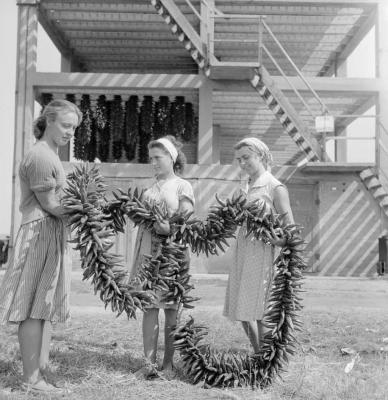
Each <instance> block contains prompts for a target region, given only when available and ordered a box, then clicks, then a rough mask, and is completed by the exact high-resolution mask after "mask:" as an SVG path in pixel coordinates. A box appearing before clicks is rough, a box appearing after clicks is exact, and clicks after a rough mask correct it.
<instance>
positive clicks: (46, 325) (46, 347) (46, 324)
mask: <svg viewBox="0 0 388 400" xmlns="http://www.w3.org/2000/svg"><path fill="white" fill-rule="evenodd" d="M51 330H52V326H51V322H50V321H43V335H42V347H41V350H40V359H39V367H40V369H41V370H44V369H46V368H48V366H49V354H50V342H51Z"/></svg>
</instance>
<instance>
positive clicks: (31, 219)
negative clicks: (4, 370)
mask: <svg viewBox="0 0 388 400" xmlns="http://www.w3.org/2000/svg"><path fill="white" fill-rule="evenodd" d="M81 119H82V115H81V112H80V111H79V109H78V108H77V106H76V105H74V104H73V103H70V102H68V101H66V100H53V101H51V102H50V103H49V104H48V105H47V106H46V107H45V108H44V110H43V113H42V114H41V116H40V117H39V118H38V119H37V120H36V121H35V124H34V135H35V137H36V139H37V141H36V143H35V144H34V146H33V147H32V148H31V150H30V151H28V153H27V154H26V155H25V157H24V159H23V160H22V162H21V164H20V167H19V179H20V189H21V202H20V211H21V213H22V221H21V226H20V229H19V231H18V234H17V238H16V243H15V247H14V249H13V252H12V255H11V258H10V261H9V266H8V269H7V271H6V274H5V276H4V279H3V281H2V284H1V288H0V323H2V324H4V323H18V324H19V330H18V338H19V344H20V352H21V356H22V362H23V382H24V383H23V386H24V387H25V388H27V389H28V390H32V391H37V392H51V391H56V390H58V389H56V388H55V387H54V386H53V385H51V384H50V383H48V382H47V381H46V379H45V375H46V374H45V372H46V371H47V367H48V358H49V346H50V339H51V323H52V322H65V321H66V320H67V319H68V318H69V290H70V273H71V264H70V265H69V264H68V263H67V262H65V253H66V221H65V216H64V209H63V207H62V206H61V204H60V198H61V192H62V189H63V186H64V184H65V179H66V177H65V172H64V169H63V166H62V164H61V161H60V159H59V157H58V147H59V146H64V145H66V144H68V143H69V140H70V139H71V137H72V136H73V135H74V131H75V129H76V127H77V126H78V125H79V124H80V122H81Z"/></svg>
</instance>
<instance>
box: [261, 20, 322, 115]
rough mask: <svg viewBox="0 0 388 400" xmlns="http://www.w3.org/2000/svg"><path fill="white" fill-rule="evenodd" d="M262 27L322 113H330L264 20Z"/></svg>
mask: <svg viewBox="0 0 388 400" xmlns="http://www.w3.org/2000/svg"><path fill="white" fill-rule="evenodd" d="M262 22H263V25H264V27H265V28H266V29H267V31H268V33H269V34H270V35H271V37H272V39H273V40H274V41H275V43H276V44H277V45H278V46H279V48H280V50H281V51H282V52H283V54H284V55H285V56H286V58H287V60H288V61H289V62H290V64H291V65H292V66H293V67H294V69H295V71H296V72H297V74H298V75H299V77H300V78H301V79H302V81H303V82H304V84H305V85H306V86H307V87H308V88H309V89H310V91H311V93H312V94H313V95H314V97H315V98H316V100H317V101H318V102H319V104H320V105H321V107H322V111H323V113H326V114H330V113H329V110H328V108H327V107H326V105H325V104H324V103H323V101H322V100H321V98H320V97H319V96H318V93H317V92H316V91H315V90H314V88H313V87H312V86H311V85H310V84H309V83H308V82H307V80H306V79H305V77H304V76H303V74H302V72H301V71H300V70H299V68H298V66H297V65H296V64H295V63H294V62H293V61H292V59H291V57H290V56H289V55H288V53H287V51H286V50H285V48H284V47H283V46H282V44H281V43H280V42H279V40H278V39H277V37H276V36H275V35H274V33H273V32H272V31H271V29H270V28H269V26H268V25H267V24H266V22H265V21H262Z"/></svg>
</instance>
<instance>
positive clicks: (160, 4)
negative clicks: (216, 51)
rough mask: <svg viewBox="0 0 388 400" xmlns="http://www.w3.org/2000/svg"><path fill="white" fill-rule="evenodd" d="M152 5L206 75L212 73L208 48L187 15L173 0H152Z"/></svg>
mask: <svg viewBox="0 0 388 400" xmlns="http://www.w3.org/2000/svg"><path fill="white" fill-rule="evenodd" d="M151 4H152V6H154V7H155V9H156V11H157V13H158V14H159V15H160V16H161V17H162V18H163V19H164V22H165V23H166V24H167V25H168V26H169V27H170V29H171V32H172V33H173V34H174V35H175V36H176V37H177V38H178V40H179V41H180V42H181V43H183V44H184V47H185V49H186V50H187V51H188V52H190V55H191V57H192V58H193V60H194V61H195V62H196V63H197V64H198V67H199V68H201V69H202V70H203V71H204V73H205V75H206V76H209V74H210V67H209V62H210V61H212V58H213V59H214V60H213V61H216V60H215V57H214V56H213V55H211V56H210V58H211V59H210V60H207V57H206V55H207V49H206V48H204V44H203V42H202V40H201V38H200V37H199V35H198V33H197V32H196V31H195V29H194V28H193V27H192V25H191V24H190V23H189V22H188V21H187V19H186V17H185V16H184V15H183V14H182V12H181V11H180V10H179V8H178V7H177V6H176V5H175V3H174V1H171V0H151Z"/></svg>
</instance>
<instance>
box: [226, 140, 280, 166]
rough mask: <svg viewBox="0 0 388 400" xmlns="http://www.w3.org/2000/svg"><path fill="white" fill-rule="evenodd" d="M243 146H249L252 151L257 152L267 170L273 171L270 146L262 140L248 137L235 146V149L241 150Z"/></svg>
mask: <svg viewBox="0 0 388 400" xmlns="http://www.w3.org/2000/svg"><path fill="white" fill-rule="evenodd" d="M242 146H248V147H249V148H250V150H252V151H253V152H255V153H256V154H258V155H259V157H260V158H261V161H262V163H263V165H264V168H265V169H266V170H270V169H271V164H272V154H271V152H270V151H269V148H268V146H267V145H266V144H265V143H264V142H262V141H261V140H260V139H257V138H255V137H248V138H245V139H243V140H240V141H239V142H238V143H237V144H236V145H235V146H234V148H235V149H240V148H241V147H242Z"/></svg>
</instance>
